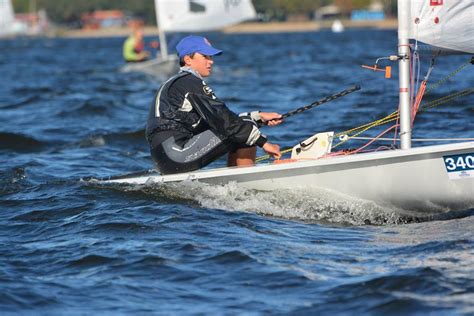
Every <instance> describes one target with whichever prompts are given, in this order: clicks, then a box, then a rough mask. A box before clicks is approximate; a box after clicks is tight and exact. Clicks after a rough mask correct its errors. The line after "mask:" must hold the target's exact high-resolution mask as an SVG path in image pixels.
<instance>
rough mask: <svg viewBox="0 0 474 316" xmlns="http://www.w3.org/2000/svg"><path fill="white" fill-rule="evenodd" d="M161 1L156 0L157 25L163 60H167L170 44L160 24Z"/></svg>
mask: <svg viewBox="0 0 474 316" xmlns="http://www.w3.org/2000/svg"><path fill="white" fill-rule="evenodd" d="M159 2H160V0H155V14H156V25H157V26H158V37H159V38H160V51H161V58H162V59H163V60H167V59H168V44H167V43H166V34H165V31H164V30H163V27H162V26H161V25H160V17H159V10H160V9H159Z"/></svg>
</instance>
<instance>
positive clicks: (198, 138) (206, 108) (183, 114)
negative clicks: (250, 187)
mask: <svg viewBox="0 0 474 316" xmlns="http://www.w3.org/2000/svg"><path fill="white" fill-rule="evenodd" d="M176 50H177V52H178V57H179V63H180V66H181V68H180V71H179V72H178V74H176V75H174V76H173V77H171V78H170V79H168V80H167V81H166V82H165V83H164V84H163V85H162V86H161V87H160V88H159V90H158V92H157V93H156V96H155V98H154V101H153V103H152V105H151V108H150V112H149V115H148V121H147V127H146V138H147V140H148V143H149V145H150V151H151V156H152V158H153V160H154V162H155V163H156V166H157V169H158V171H160V172H161V173H162V174H172V173H180V172H188V171H193V170H197V169H200V168H202V167H204V166H206V165H208V164H209V163H211V162H212V161H214V160H216V159H217V158H219V157H220V156H222V155H224V154H226V153H228V154H229V155H228V159H227V165H228V166H249V165H253V164H254V163H255V156H256V151H257V149H256V146H259V147H261V148H262V149H263V150H264V151H265V152H266V153H268V154H269V155H271V156H272V157H274V158H280V156H281V153H280V147H279V146H278V145H276V144H272V143H270V142H268V141H267V138H266V137H265V136H264V135H263V134H262V133H261V131H260V130H259V128H258V127H259V126H261V125H269V126H275V125H278V124H280V123H281V122H282V116H281V115H280V114H278V113H268V112H259V111H254V112H250V113H242V114H240V115H237V114H235V113H234V112H232V111H231V110H229V109H228V107H227V106H226V104H225V103H224V102H223V101H221V100H220V99H218V98H217V97H216V95H215V94H214V92H213V90H212V89H211V88H210V87H209V86H208V85H207V84H206V83H205V82H204V78H206V77H208V76H209V75H210V74H211V71H212V65H213V63H214V61H213V56H215V55H220V54H221V53H222V50H219V49H216V48H214V47H213V46H211V43H210V42H209V41H208V40H207V39H206V38H204V37H201V36H194V35H191V36H187V37H184V38H183V39H182V40H181V41H180V42H179V43H178V45H177V46H176Z"/></svg>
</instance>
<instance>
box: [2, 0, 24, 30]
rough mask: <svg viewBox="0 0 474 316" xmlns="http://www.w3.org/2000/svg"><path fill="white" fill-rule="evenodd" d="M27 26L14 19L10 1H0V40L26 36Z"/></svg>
mask: <svg viewBox="0 0 474 316" xmlns="http://www.w3.org/2000/svg"><path fill="white" fill-rule="evenodd" d="M27 31H28V26H27V25H25V24H24V23H21V22H20V21H17V20H16V19H15V14H14V11H13V6H12V2H11V0H0V38H1V37H10V36H15V35H20V34H26V33H27Z"/></svg>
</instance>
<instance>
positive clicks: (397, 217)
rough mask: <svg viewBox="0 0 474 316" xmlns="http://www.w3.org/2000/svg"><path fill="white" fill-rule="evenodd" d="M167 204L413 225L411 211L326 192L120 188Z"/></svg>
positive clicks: (233, 186) (187, 185) (232, 186)
mask: <svg viewBox="0 0 474 316" xmlns="http://www.w3.org/2000/svg"><path fill="white" fill-rule="evenodd" d="M120 189H122V190H126V191H136V192H141V193H145V194H147V195H152V196H153V197H154V198H158V199H163V200H167V201H170V200H172V201H182V202H191V203H197V204H198V205H200V206H201V207H203V208H211V209H222V210H225V211H229V212H242V211H244V212H251V213H256V214H260V215H265V216H273V217H278V218H285V219H292V220H301V221H305V222H320V223H331V224H340V225H366V224H371V225H387V224H400V223H406V222H410V221H413V219H411V218H410V215H407V211H406V210H403V209H400V208H396V207H394V206H382V205H378V204H376V203H375V202H373V201H368V200H362V199H358V198H354V197H352V196H348V195H344V194H341V193H339V192H334V191H330V190H326V189H314V188H311V189H303V188H298V189H291V190H286V189H285V190H274V191H256V190H249V189H245V188H243V187H241V186H239V185H238V184H237V183H235V182H231V183H228V184H225V185H210V184H205V183H200V182H196V181H184V182H181V183H172V184H158V183H150V184H146V185H133V186H130V185H127V186H123V185H121V186H120Z"/></svg>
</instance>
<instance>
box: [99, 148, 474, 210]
mask: <svg viewBox="0 0 474 316" xmlns="http://www.w3.org/2000/svg"><path fill="white" fill-rule="evenodd" d="M457 155H461V156H464V157H470V158H469V159H470V160H468V164H467V165H465V169H466V170H465V171H459V170H458V171H456V172H448V169H447V166H446V164H445V160H446V159H447V157H450V156H457ZM473 159H474V142H466V143H458V144H449V145H438V146H426V147H419V148H412V149H409V150H393V151H384V152H375V153H367V154H356V155H350V156H339V157H333V158H325V159H319V160H311V161H300V162H291V163H283V164H266V165H257V166H253V167H246V168H236V167H233V168H219V169H208V170H200V171H196V172H190V173H182V174H174V175H165V176H161V175H158V174H148V175H145V176H139V177H123V178H116V179H110V180H105V181H103V182H104V183H126V184H150V183H169V182H180V181H186V180H195V181H199V182H203V183H209V184H226V183H229V182H236V183H238V185H239V186H242V187H245V188H248V189H255V190H276V189H292V188H301V187H303V188H323V189H329V190H334V191H338V192H342V193H345V194H348V195H351V196H354V197H358V198H363V199H367V200H372V201H375V202H377V203H382V204H391V205H395V206H400V207H404V208H417V210H424V209H430V208H433V207H434V206H436V207H446V208H448V210H460V209H466V208H471V207H474V170H473V166H472V164H474V162H473ZM454 173H456V174H454Z"/></svg>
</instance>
